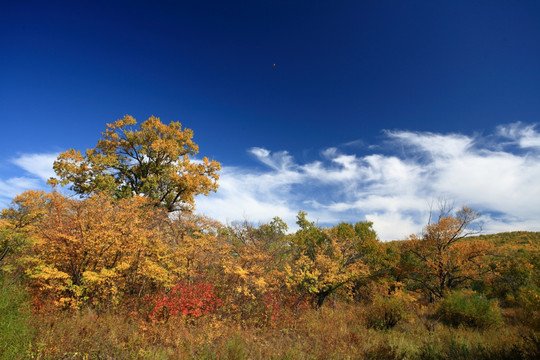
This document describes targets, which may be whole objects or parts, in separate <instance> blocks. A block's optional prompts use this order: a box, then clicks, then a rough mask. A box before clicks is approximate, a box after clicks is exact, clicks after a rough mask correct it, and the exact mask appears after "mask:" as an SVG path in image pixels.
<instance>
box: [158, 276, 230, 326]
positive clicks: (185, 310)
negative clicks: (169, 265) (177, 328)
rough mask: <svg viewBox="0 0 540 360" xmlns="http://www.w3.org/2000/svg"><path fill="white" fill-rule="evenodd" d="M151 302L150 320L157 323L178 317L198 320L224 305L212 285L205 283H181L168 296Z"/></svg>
mask: <svg viewBox="0 0 540 360" xmlns="http://www.w3.org/2000/svg"><path fill="white" fill-rule="evenodd" d="M149 300H150V303H151V305H152V310H151V311H150V313H149V315H148V318H149V319H150V320H155V321H166V320H168V319H169V318H171V317H177V316H185V317H189V318H191V319H196V318H199V317H201V316H204V315H206V314H211V313H214V312H215V311H216V310H217V309H218V308H219V307H220V306H221V304H222V303H221V300H220V299H218V298H217V296H216V294H215V293H214V287H213V286H212V284H209V283H205V282H201V283H196V284H187V283H183V282H181V283H179V284H178V285H176V286H175V287H174V288H172V289H171V291H170V292H169V293H168V294H165V295H160V296H154V297H151V298H149Z"/></svg>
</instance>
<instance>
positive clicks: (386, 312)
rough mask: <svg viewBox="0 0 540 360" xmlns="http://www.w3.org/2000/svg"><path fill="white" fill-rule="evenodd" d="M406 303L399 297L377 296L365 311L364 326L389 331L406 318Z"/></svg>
mask: <svg viewBox="0 0 540 360" xmlns="http://www.w3.org/2000/svg"><path fill="white" fill-rule="evenodd" d="M406 309H407V301H406V300H405V299H404V298H402V297H399V296H391V297H382V296H378V297H376V298H375V299H374V301H373V303H372V304H371V305H370V306H369V307H368V309H367V311H366V326H367V327H369V328H373V329H380V330H383V329H390V328H393V327H394V326H396V325H397V324H398V323H399V322H400V321H401V320H403V319H404V318H405V317H406V316H407V312H406Z"/></svg>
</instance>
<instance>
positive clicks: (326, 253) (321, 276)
mask: <svg viewBox="0 0 540 360" xmlns="http://www.w3.org/2000/svg"><path fill="white" fill-rule="evenodd" d="M306 215H307V214H306V213H305V212H303V211H300V212H299V214H298V216H297V224H298V225H299V226H300V230H298V231H297V232H296V233H295V234H294V236H292V238H291V242H292V248H293V252H294V255H293V259H292V262H291V265H288V266H287V267H286V269H285V271H286V273H287V282H288V285H289V286H291V287H294V288H296V290H297V291H298V292H299V293H300V297H299V300H298V305H299V304H300V301H301V300H302V299H303V297H304V296H305V295H308V296H310V297H311V300H312V304H313V306H314V307H315V308H320V307H321V306H322V305H323V303H324V301H325V299H326V298H327V297H328V296H329V295H331V294H333V293H335V292H336V291H337V290H338V289H340V288H342V287H343V286H345V285H352V284H353V282H354V281H355V280H358V279H359V278H361V277H364V276H367V275H368V274H369V272H370V270H369V267H368V266H367V264H366V255H367V254H368V253H369V251H366V250H367V249H368V248H369V246H366V244H367V243H371V242H372V240H373V239H371V236H372V235H374V234H375V232H374V231H373V229H371V224H370V223H358V224H357V226H352V225H350V224H342V225H338V226H336V227H334V228H329V229H323V228H321V227H319V226H316V225H315V224H314V223H313V222H309V221H308V220H307V219H306ZM362 224H364V225H365V226H362ZM366 229H368V230H370V231H367V232H366V231H365V230H366ZM368 234H369V237H370V238H369V239H368V238H366V235H368Z"/></svg>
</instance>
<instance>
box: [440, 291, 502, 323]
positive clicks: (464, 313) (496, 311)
mask: <svg viewBox="0 0 540 360" xmlns="http://www.w3.org/2000/svg"><path fill="white" fill-rule="evenodd" d="M437 316H438V317H439V319H440V320H441V321H442V322H443V323H445V324H446V325H450V326H453V327H458V326H460V325H463V326H467V327H473V328H487V327H491V326H496V325H499V324H500V323H501V322H502V315H501V310H500V308H499V306H498V304H497V302H496V301H490V300H488V299H486V298H485V297H484V296H482V295H480V294H478V293H476V292H474V291H461V290H458V291H453V292H451V293H450V294H449V295H448V296H447V297H446V298H444V299H443V300H442V301H441V303H440V305H439V308H438V309H437Z"/></svg>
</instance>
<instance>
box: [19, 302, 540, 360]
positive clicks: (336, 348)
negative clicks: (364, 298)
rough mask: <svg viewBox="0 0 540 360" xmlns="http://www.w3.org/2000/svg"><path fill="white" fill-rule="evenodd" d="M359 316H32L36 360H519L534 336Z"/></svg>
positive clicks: (343, 312) (345, 308)
mask: <svg viewBox="0 0 540 360" xmlns="http://www.w3.org/2000/svg"><path fill="white" fill-rule="evenodd" d="M365 314H366V311H365V309H364V308H363V307H362V306H360V305H355V304H340V305H339V306H338V308H337V309H331V308H323V309H322V310H320V311H315V310H308V311H304V312H303V313H302V314H300V316H299V318H298V319H296V320H295V321H292V322H288V323H287V325H286V326H285V325H283V324H282V325H281V326H275V327H258V326H253V325H250V326H241V325H240V324H238V323H237V322H233V321H230V320H228V319H223V318H220V317H219V316H218V315H216V316H214V317H207V318H203V319H200V320H199V321H197V322H196V323H188V322H185V321H182V320H180V319H176V320H173V321H169V322H167V323H149V322H147V321H144V320H141V319H137V318H135V317H133V316H129V315H118V314H111V313H105V314H100V315H98V314H96V313H95V312H92V311H90V310H86V311H82V312H80V313H78V314H68V313H48V314H35V315H34V316H33V319H32V321H33V324H34V326H35V327H36V329H37V332H36V334H37V335H36V336H35V338H34V339H33V341H32V344H31V347H30V348H29V351H28V353H27V354H26V355H27V357H31V358H34V359H448V358H451V359H522V358H530V359H534V358H537V356H538V355H539V346H540V341H539V340H540V335H539V334H538V333H534V332H531V331H529V330H528V329H526V328H524V327H520V326H508V327H502V328H498V329H491V330H486V331H483V332H480V331H475V330H471V329H466V328H459V329H453V328H447V327H445V326H443V325H441V324H436V326H427V325H426V324H427V321H426V319H425V318H423V316H425V315H423V314H420V313H418V314H417V313H415V314H412V316H410V317H409V319H408V320H407V321H404V322H402V323H400V324H398V325H397V326H395V327H394V328H393V329H390V330H385V331H380V330H374V329H368V328H367V327H366V326H365V316H366V315H365Z"/></svg>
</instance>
